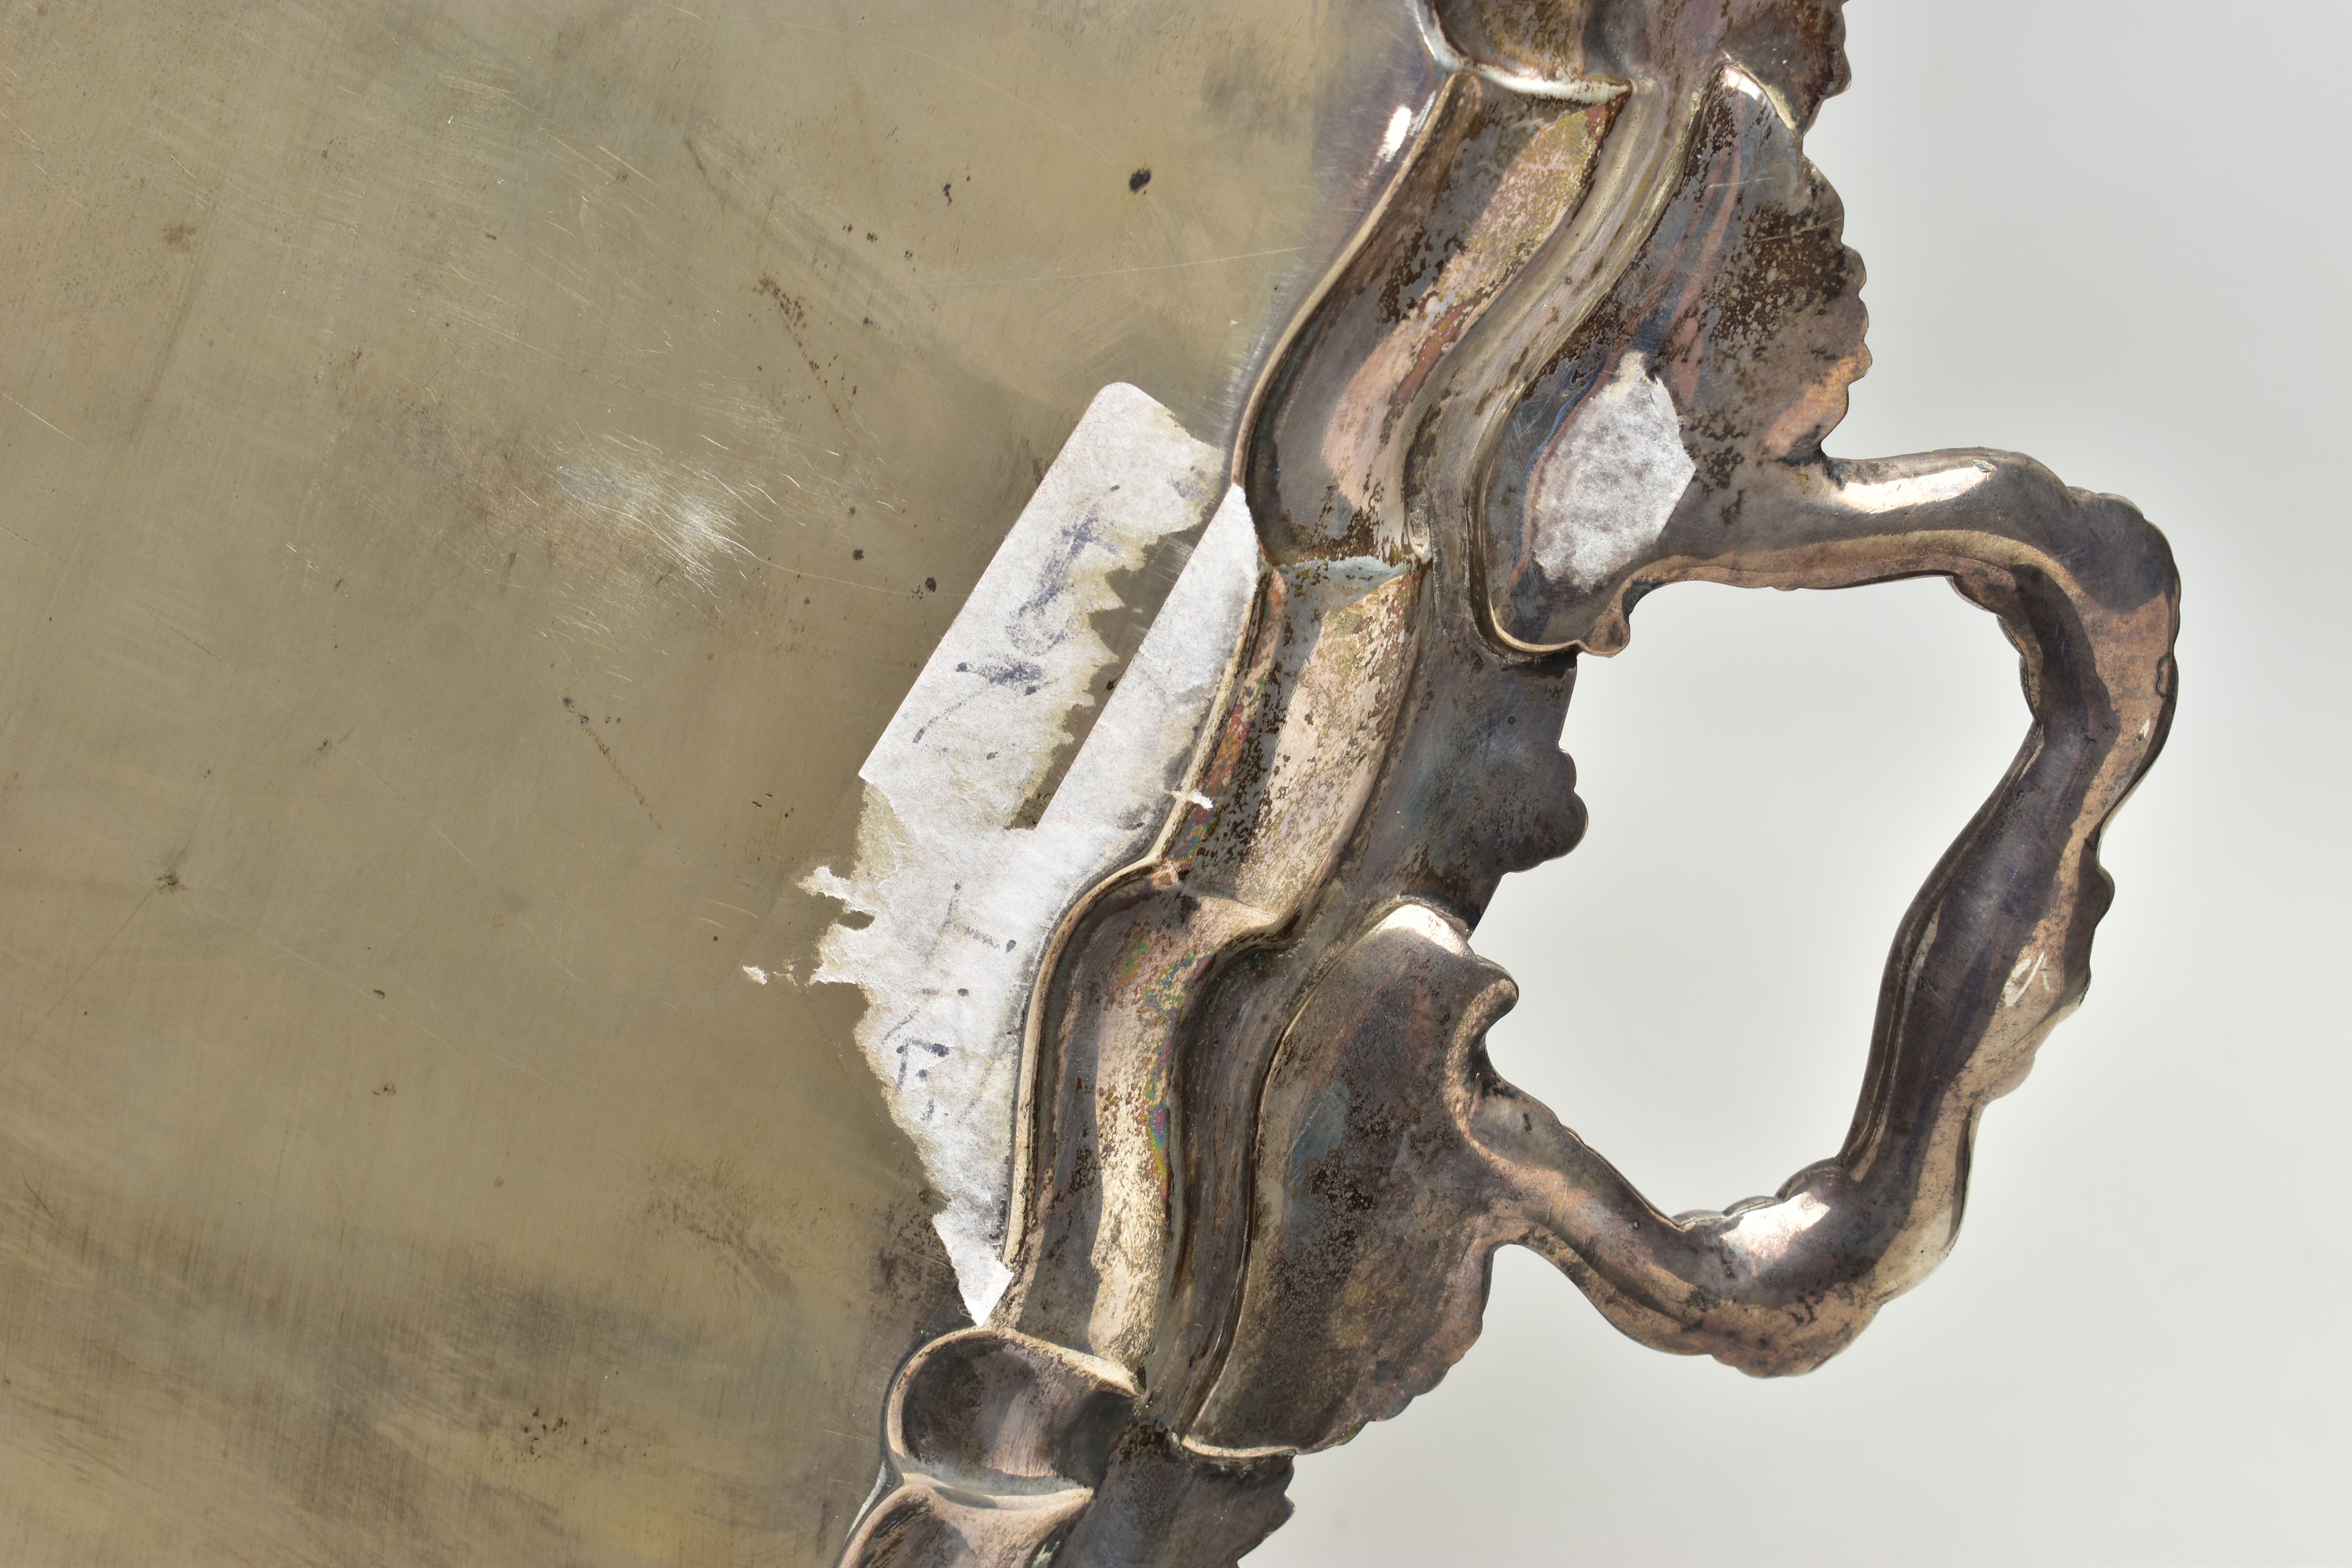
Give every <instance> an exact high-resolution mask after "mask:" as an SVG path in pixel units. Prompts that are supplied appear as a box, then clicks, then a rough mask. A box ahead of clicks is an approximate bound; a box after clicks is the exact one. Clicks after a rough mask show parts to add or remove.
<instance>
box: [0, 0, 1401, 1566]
mask: <svg viewBox="0 0 2352 1568" xmlns="http://www.w3.org/2000/svg"><path fill="white" fill-rule="evenodd" d="M1425 70H1426V65H1425V60H1424V57H1423V53H1422V49H1421V46H1420V43H1419V41H1418V39H1417V38H1416V37H1414V35H1413V32H1412V26H1411V22H1410V18H1409V17H1407V16H1402V15H1401V14H1397V13H1395V12H1394V11H1393V8H1391V7H1389V6H1386V5H1347V6H1337V7H1334V6H1328V5H1314V4H1307V3H1305V0H1301V3H1298V4H1278V3H1277V4H1269V3H1267V0H1248V3H1246V4H1244V3H1238V0H1236V3H1234V4H1227V5H1215V4H1212V5H1188V6H1185V7H1183V8H1181V10H1175V9H1171V8H1168V7H1165V6H1159V5H1135V4H1113V3H1098V4H1089V5H1085V6H1083V7H1066V6H1051V7H1048V6H1033V5H1024V4H1014V3H1010V0H1008V3H1004V4H961V5H952V6H943V5H916V4H909V3H889V0H886V3H884V4H879V5H874V4H867V5H846V4H834V3H832V0H792V3H791V4H790V5H744V4H740V3H739V4H729V5H719V4H704V3H702V0H692V3H688V4H680V5H668V4H655V3H650V0H648V3H646V4H634V5H633V4H619V5H577V4H556V3H539V0H512V3H508V0H499V3H496V4H485V3H475V0H468V3H464V4H431V3H427V4H413V5H369V4H359V3H353V0H329V3H326V4H310V5H293V4H279V3H271V0H197V3H194V4H189V5H177V6H172V7H161V8H159V7H130V8H123V7H104V6H88V5H11V6H7V7H5V8H0V127H5V131H0V191H5V200H0V299H5V321H6V322H7V331H5V334H0V564H4V565H5V570H0V638H4V639H5V640H0V999H5V1000H4V1005H0V1105H5V1114H0V1559H5V1561H7V1562H11V1563H58V1564H62V1563H152V1562H156V1561H163V1560H173V1561H199V1562H239V1563H266V1562H332V1563H541V1562H546V1563H554V1562H587V1563H639V1562H644V1563H655V1562H658V1563H755V1562H756V1563H821V1562H826V1561H830V1560H831V1559H832V1558H833V1557H834V1556H835V1554H836V1553H837V1552H839V1550H840V1547H841V1544H842V1542H843V1541H844V1539H845V1536H846V1534H847V1533H848V1531H849V1530H850V1529H851V1527H852V1524H853V1523H854V1521H855V1520H856V1517H857V1514H858V1510H859V1509H860V1507H861V1505H862V1503H863V1502H864V1500H866V1497H867V1495H868V1494H869V1492H870V1490H871V1489H872V1487H873V1483H874V1478H875V1473H876V1469H877V1432H878V1412H879V1410H880V1407H881V1402H882V1399H883V1394H884V1391H885V1388H886V1386H887V1383H888V1380H889V1378H890V1375H891V1373H892V1372H893V1370H894V1369H895V1368H896V1367H897V1366H898V1363H900V1362H901V1361H902V1360H903V1359H904V1358H905V1357H906V1356H907V1355H908V1353H909V1352H910V1351H911V1350H912V1349H913V1348H914V1347H915V1346H916V1345H917V1344H919V1343H920V1342H923V1341H924V1340H926V1339H928V1338H929V1337H930V1336H931V1335H932V1334H934V1333H936V1332H937V1331H939V1329H940V1327H942V1326H944V1325H945V1324H947V1323H949V1322H950V1321H953V1320H954V1314H955V1308H954V1305H953V1303H954V1300H955V1297H954V1291H953V1289H952V1285H951V1283H950V1279H949V1278H948V1271H947V1266H946V1262H945V1259H944V1258H942V1257H941V1255H940V1248H939V1243H938V1241H937V1239H936V1237H934V1236H933V1234H932V1232H931V1229H930V1226H929V1215H930V1209H931V1198H930V1195H929V1194H928V1193H927V1191H926V1188H925V1185H924V1182H923V1179H922V1176H921V1174H920V1172H919V1167H918V1165H917V1163H916V1162H915V1160H914V1158H913V1155H912V1153H911V1152H910V1151H909V1150H908V1146H907V1144H906V1142H905V1141H904V1139H903V1138H902V1137H901V1136H900V1135H899V1134H898V1131H897V1130H896V1129H895V1128H893V1127H892V1125H891V1124H890V1121H889V1120H888V1117H887V1114H886V1112H885V1110H884V1107H883V1101H882V1096H881V1094H880V1090H879V1086H877V1084H876V1083H874V1082H873V1081H872V1080H871V1079H870V1078H869V1075H867V1074H866V1071H865V1069H864V1068H863V1067H862V1066H861V1065H860V1064H859V1063H858V1062H857V1061H856V1059H855V1057H854V1055H851V1054H845V1053H846V1042H847V1040H848V1038H849V1036H850V1032H851V1028H852V1025H853V1022H854V1018H855V1014H856V1004H855V1002H854V1000H853V999H852V998H851V997H850V996H849V995H848V994H845V993H844V992H842V991H840V990H837V989H835V988H824V987H819V988H805V987H803V985H802V984H800V981H801V980H802V979H803V978H804V977H805V975H806V973H808V970H809V967H810V955H811V953H812V952H813V948H814V942H815V938H816V936H817V933H818V932H819V931H821V930H822V929H823V928H824V925H825V924H826V923H827V922H829V921H830V920H831V918H832V913H833V911H832V909H831V907H830V906H829V905H826V904H824V902H822V901H821V900H816V899H814V898H812V897H810V896H809V895H807V894H804V893H803V892H800V891H798V890H797V889H796V888H795V886H794V883H795V881H796V880H797V879H798V878H799V877H800V875H801V874H802V873H803V872H804V871H805V870H806V869H807V868H808V867H809V866H810V865H812V864H814V863H815V862H817V861H819V860H822V859H824V858H839V857H840V856H841V855H842V854H843V853H845V849H846V847H847V843H848V833H849V826H850V825H849V824H848V822H846V821H845V819H844V817H843V815H842V813H843V809H844V807H845V805H848V804H849V803H850V802H851V801H852V800H853V798H854V796H853V791H854V789H855V778H854V775H855V772H856V766H857V762H858V759H859V758H860V757H862V756H863V755H864V754H865V752H866V749H867V747H868V746H869V745H870V744H871V742H872V741H873V739H874V736H875V734H876V733H877V732H878V731H879V730H880V729H881V727H882V725H883V723H884V722H885V721H886V720H887V716H888V713H889V710H890V708H891V706H892V705H893V704H894V703H895V702H896V701H897V700H898V698H899V696H900V695H901V694H902V693H903V691H904V690H905V689H906V686H907V684H908V681H909V680H911V679H912V678H913V675H914V672H915V670H916V669H917V668H919V666H920V664H921V662H922V660H923V658H924V656H925V654H926V652H927V651H928V649H929V647H930V646H931V645H932V643H933V642H934V641H935V640H936V639H937V638H938V637H939V635H940V631H941V629H942V628H943V627H944V626H946V624H947V623H948V621H949V619H950V617H951V616H952V615H953V614H954V612H955V609H956V606H957V605H958V604H959V603H960V602H961V600H962V598H963V596H964V595H965V594H966V593H967V592H968V590H969V589H970V587H971V583H972V581H973V580H974V578H975V577H976V575H977V574H978V573H979V572H980V570H981V569H982V566H983V565H984V564H985V563H987V561H988V560H989V558H990V555H991V552H992V549H993V547H994V544H995V542H996V540H997V539H998V538H999V537H1000V536H1001V535H1002V534H1003V531H1004V530H1005V529H1006V528H1007V527H1009V526H1010V525H1011V523H1012V521H1013V517H1014V516H1015V514H1016V513H1017V512H1018V510H1019V509H1020V507H1021V504H1022V502H1023V500H1024V498H1025V497H1026V496H1027V495H1028V493H1029V491H1030V489H1032V488H1033V487H1034V484H1035V482H1036V479H1037V475H1038V472H1039V470H1040V469H1041V468H1042V467H1043V465H1044V463H1045V461H1046V460H1047V459H1049V458H1051V457H1052V455H1053V454H1054V453H1055V451H1056V450H1057V449H1058V448H1059V447H1061V445H1062V443H1063V439H1064V437H1066V434H1067V432H1068V431H1069V429H1070V427H1071V426H1072V425H1073V424H1074V423H1075V422H1076V419H1077V417H1078V416H1079V413H1080V411H1081V410H1082V409H1083V408H1084V407H1085V406H1086V405H1087V400H1088V399H1089V398H1090V397H1091V396H1092V395H1093V394H1094V393H1095V392H1096V390H1097V388H1098V387H1099V386H1100V385H1102V384H1104V383H1106V382H1108V381H1112V380H1118V379H1125V380H1129V381H1133V382H1137V383H1139V384H1147V385H1149V386H1150V388H1151V389H1152V391H1153V393H1154V394H1155V395H1157V396H1158V397H1159V398H1160V399H1161V400H1162V401H1163V402H1165V403H1167V404H1168V405H1170V406H1171V408H1173V409H1174V410H1175V411H1176V412H1177V413H1178V414H1179V415H1180V416H1181V418H1182V419H1183V420H1184V422H1185V423H1186V424H1187V426H1190V427H1191V428H1192V429H1193V430H1194V431H1196V432H1199V433H1202V435H1204V436H1206V437H1211V438H1213V439H1218V440H1223V439H1225V438H1226V437H1228V436H1229V435H1230V432H1231V431H1232V430H1233V429H1234V426H1235V424H1236V421H1237V419H1238V416H1239V411H1240V406H1241V403H1242V401H1243V399H1244V396H1245V395H1246V393H1247V389H1248V385H1249V377H1250V375H1251V374H1253V366H1254V365H1255V363H1257V362H1258V361H1259V360H1260V359H1262V357H1263V353H1262V345H1263V343H1264V342H1265V341H1266V340H1267V339H1268V338H1269V337H1270V335H1271V334H1272V333H1273V332H1275V331H1278V330H1279V327H1280V324H1281V323H1282V322H1283V321H1286V320H1288V319H1289V317H1290V316H1291V315H1292V314H1294V313H1295V312H1296V310H1297V308H1298V306H1299V304H1300V303H1301V302H1302V301H1303V300H1304V299H1305V298H1306V297H1307V290H1308V289H1310V288H1311V287H1312V286H1313V284H1314V283H1315V281H1316V279H1318V277H1319V276H1320V274H1321V271H1322V269H1323V268H1324V267H1325V266H1326V265H1328V261H1329V259H1330V258H1331V257H1332V256H1334V255H1335V254H1337V252H1338V250H1339V247H1340V245H1341V243H1342V241H1343V240H1344V238H1345V237H1346V236H1347V234H1348V233H1349V231H1350V230H1351V229H1352V228H1353V226H1355V225H1356V223H1357V222H1358V221H1359V219H1360V215H1361V212H1362V209H1363V205H1364V203H1365V202H1366V200H1367V199H1368V198H1369V196H1370V193H1371V190H1372V188H1373V183H1374V182H1376V181H1377V179H1378V177H1379V175H1378V171H1377V170H1376V169H1375V168H1374V167H1373V165H1372V162H1371V160H1370V157H1369V156H1368V150H1369V149H1370V148H1371V147H1373V146H1374V145H1376V144H1377V142H1378V141H1379V139H1380V136H1381V128H1382V126H1383V125H1384V124H1385V123H1386V122H1387V120H1388V118H1389V116H1390V114H1391V110H1392V109H1393V107H1394V105H1395V103H1396V102H1397V101H1398V99H1399V97H1400V96H1401V94H1402V91H1403V90H1404V87H1405V85H1407V84H1410V83H1412V82H1414V81H1418V80H1420V79H1422V77H1423V74H1424V73H1425ZM1146 171H1148V172H1149V177H1148V179H1147V178H1145V177H1144V175H1145V172H1146ZM1115 619H1116V617H1112V618H1111V620H1115ZM1106 625H1107V626H1108V630H1107V633H1106V635H1107V636H1110V637H1113V640H1117V637H1118V636H1120V635H1127V634H1121V633H1119V632H1118V628H1117V626H1112V625H1110V623H1109V621H1107V622H1106ZM1130 631H1131V633H1132V635H1130V636H1129V646H1132V641H1133V637H1135V636H1139V635H1140V626H1134V627H1132V628H1130ZM755 972H756V976H757V977H755Z"/></svg>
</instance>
